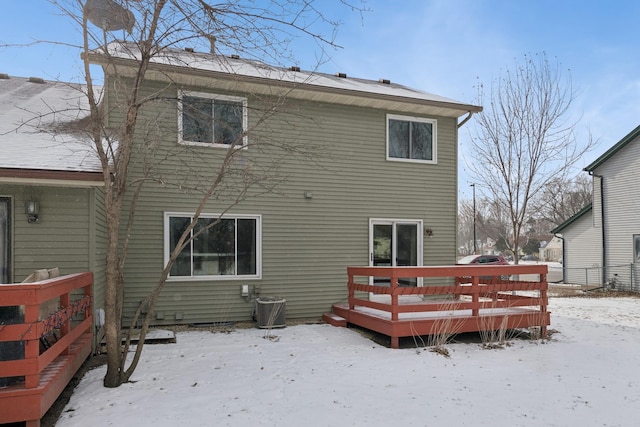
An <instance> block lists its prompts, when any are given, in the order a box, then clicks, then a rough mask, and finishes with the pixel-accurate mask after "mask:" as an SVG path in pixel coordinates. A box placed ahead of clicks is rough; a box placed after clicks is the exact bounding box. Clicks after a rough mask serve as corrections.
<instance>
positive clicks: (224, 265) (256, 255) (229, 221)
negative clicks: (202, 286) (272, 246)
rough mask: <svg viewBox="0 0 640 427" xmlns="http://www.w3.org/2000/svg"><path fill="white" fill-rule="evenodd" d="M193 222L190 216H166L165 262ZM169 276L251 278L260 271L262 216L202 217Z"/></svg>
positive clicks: (255, 276) (174, 214) (185, 277)
mask: <svg viewBox="0 0 640 427" xmlns="http://www.w3.org/2000/svg"><path fill="white" fill-rule="evenodd" d="M192 220H193V216H192V215H190V214H179V213H166V214H165V226H164V227H165V230H164V232H165V235H164V239H165V263H166V262H167V261H168V259H169V254H170V253H171V252H172V251H173V250H174V249H175V247H176V245H177V243H178V240H179V239H180V236H181V235H182V233H183V232H184V230H186V228H187V227H188V225H189V224H190V223H191V221H192ZM190 237H191V238H192V240H191V241H190V242H189V243H188V244H187V245H186V246H185V247H184V248H183V249H182V251H181V252H180V254H179V255H178V258H177V259H176V261H175V263H174V264H173V266H172V268H171V272H170V273H169V275H170V277H172V278H181V279H188V278H192V279H195V278H202V279H216V278H217V279H233V278H239V279H251V278H260V275H261V272H260V269H261V259H262V253H261V247H262V243H261V217H260V216H259V215H225V216H224V217H223V218H219V217H218V216H217V215H202V216H201V217H200V218H199V219H198V221H197V223H196V226H195V227H194V229H193V230H192V231H191V233H190Z"/></svg>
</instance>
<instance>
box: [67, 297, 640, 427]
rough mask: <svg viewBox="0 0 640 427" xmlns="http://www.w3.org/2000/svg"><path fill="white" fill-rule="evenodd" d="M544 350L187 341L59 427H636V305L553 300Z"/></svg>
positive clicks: (299, 337)
mask: <svg viewBox="0 0 640 427" xmlns="http://www.w3.org/2000/svg"><path fill="white" fill-rule="evenodd" d="M550 310H551V311H552V320H551V321H552V325H551V328H552V329H553V330H555V331H557V332H556V333H554V334H553V335H552V338H551V340H550V341H547V342H546V343H542V342H540V341H528V340H514V341H512V345H511V346H508V347H505V348H503V349H494V350H485V349H482V348H481V346H480V345H479V344H477V343H457V344H450V345H448V346H447V348H448V349H449V352H450V356H451V357H450V358H446V357H444V356H442V355H440V354H436V353H433V352H430V351H426V350H425V349H424V348H421V349H415V348H414V349H400V350H392V349H388V348H385V347H381V346H380V345H377V344H375V343H374V342H372V341H370V340H368V339H366V338H364V337H363V336H361V335H360V334H359V333H358V332H356V331H354V330H350V329H346V328H336V327H332V326H329V325H300V326H291V327H287V328H284V329H278V330H273V331H271V333H272V335H275V338H273V339H265V335H266V334H267V332H265V331H264V330H259V329H241V330H237V331H235V332H232V333H212V332H208V331H203V332H200V331H198V332H183V333H180V334H178V337H177V344H163V345H148V346H146V347H145V350H144V354H143V360H142V362H141V364H140V366H139V367H138V369H137V371H136V373H135V374H134V377H133V382H132V383H129V384H124V385H123V386H121V387H119V388H117V389H106V388H103V387H102V378H103V376H104V373H105V369H106V368H105V367H101V368H98V369H96V370H93V371H90V372H89V373H88V374H87V375H86V376H85V377H84V378H83V380H82V381H81V383H80V384H79V385H78V387H77V388H76V390H75V392H74V394H73V396H72V398H71V401H70V402H69V404H68V405H67V407H66V408H65V411H64V412H63V414H62V416H61V418H60V420H59V422H58V424H56V425H57V426H60V427H65V426H83V427H84V426H92V427H96V426H110V425H114V426H138V427H140V426H383V425H389V426H562V427H566V426H636V425H638V423H639V421H638V419H639V418H640V299H636V298H593V299H591V298H552V299H551V300H550Z"/></svg>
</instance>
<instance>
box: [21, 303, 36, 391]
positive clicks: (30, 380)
mask: <svg viewBox="0 0 640 427" xmlns="http://www.w3.org/2000/svg"><path fill="white" fill-rule="evenodd" d="M39 314H40V305H39V304H35V305H33V304H28V305H25V307H24V323H25V324H27V325H31V326H30V327H31V328H35V327H36V326H35V325H36V323H37V322H38V316H39ZM38 356H40V343H39V342H38V340H33V339H29V340H25V341H24V358H25V360H27V361H29V362H28V363H29V366H30V368H29V371H30V373H29V374H26V375H25V376H24V386H25V388H36V387H38V384H39V383H40V372H39V371H38V369H37V366H38Z"/></svg>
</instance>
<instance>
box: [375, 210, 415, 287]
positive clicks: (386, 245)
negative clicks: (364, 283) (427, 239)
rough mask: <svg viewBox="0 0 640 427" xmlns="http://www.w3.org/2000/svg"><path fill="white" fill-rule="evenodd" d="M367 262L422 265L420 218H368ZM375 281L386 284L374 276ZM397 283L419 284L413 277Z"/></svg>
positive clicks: (384, 264)
mask: <svg viewBox="0 0 640 427" xmlns="http://www.w3.org/2000/svg"><path fill="white" fill-rule="evenodd" d="M369 236H370V237H369V253H370V257H369V260H370V262H369V264H370V265H372V266H391V267H396V266H397V267H402V266H420V265H422V249H423V248H422V239H421V236H422V221H419V220H391V219H372V220H370V221H369ZM375 282H376V284H384V283H385V282H386V283H387V284H388V282H389V281H388V279H384V278H377V279H376V280H375ZM399 284H400V286H420V285H421V283H419V281H418V280H417V279H416V278H415V277H414V278H403V279H402V280H400V282H399Z"/></svg>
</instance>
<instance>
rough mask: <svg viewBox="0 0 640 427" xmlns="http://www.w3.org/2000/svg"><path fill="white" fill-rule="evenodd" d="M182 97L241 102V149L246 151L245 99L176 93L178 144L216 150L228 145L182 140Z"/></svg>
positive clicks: (209, 94)
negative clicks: (242, 133)
mask: <svg viewBox="0 0 640 427" xmlns="http://www.w3.org/2000/svg"><path fill="white" fill-rule="evenodd" d="M184 96H193V97H198V98H206V99H214V100H215V99H220V100H222V101H233V102H242V130H243V132H244V136H243V137H242V144H241V146H242V149H243V150H246V149H247V148H248V145H249V142H248V138H247V134H246V130H247V126H248V123H249V119H248V113H247V98H243V97H241V96H230V95H218V94H214V93H206V92H192V91H186V90H181V91H178V144H182V145H193V146H198V147H218V148H229V147H230V145H227V144H216V143H213V142H211V143H210V142H195V141H186V140H184V139H183V138H182V134H183V132H182V98H183V97H184Z"/></svg>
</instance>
